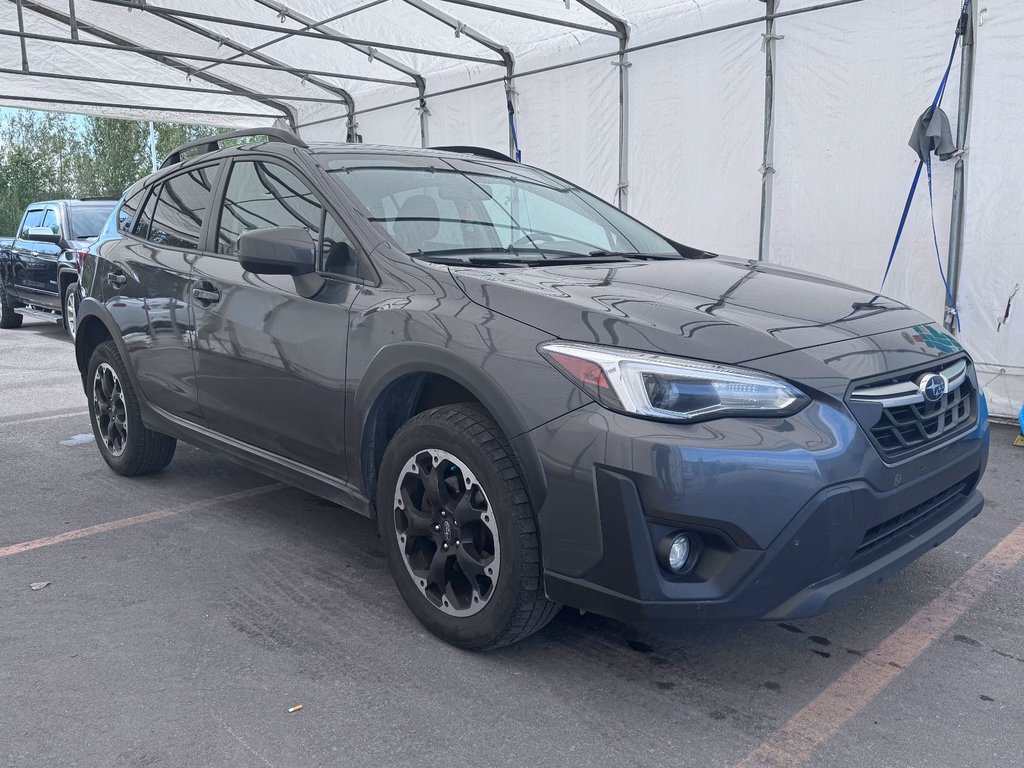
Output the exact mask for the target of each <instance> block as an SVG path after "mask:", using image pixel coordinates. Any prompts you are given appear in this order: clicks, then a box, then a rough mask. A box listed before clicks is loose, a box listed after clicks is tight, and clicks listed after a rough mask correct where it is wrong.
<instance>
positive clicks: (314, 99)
mask: <svg viewBox="0 0 1024 768" xmlns="http://www.w3.org/2000/svg"><path fill="white" fill-rule="evenodd" d="M0 75H24V76H25V77H40V78H46V79H48V80H69V81H71V82H74V83H99V84H105V85H130V86H134V87H136V88H153V89H156V90H161V91H177V92H180V93H203V94H207V95H209V96H237V95H238V94H235V93H231V92H230V91H226V90H224V89H222V88H203V87H201V86H198V85H172V84H171V83H155V82H150V81H145V80H127V79H121V78H113V77H93V76H89V75H73V74H70V73H68V72H40V71H38V70H34V69H29V71H28V72H23V71H22V70H20V69H13V68H9V67H0ZM260 95H261V96H263V97H264V98H267V99H288V100H289V101H300V102H309V103H312V104H338V103H339V101H340V100H339V99H337V98H328V97H326V96H294V95H292V94H290V93H261V94H260Z"/></svg>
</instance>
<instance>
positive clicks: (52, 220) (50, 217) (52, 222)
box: [39, 208, 60, 235]
mask: <svg viewBox="0 0 1024 768" xmlns="http://www.w3.org/2000/svg"><path fill="white" fill-rule="evenodd" d="M39 226H41V227H46V228H47V229H49V230H50V231H51V232H53V234H55V235H57V234H60V225H59V224H57V212H56V211H55V210H53V208H47V209H46V212H45V213H44V214H43V223H42V224H40V225H39Z"/></svg>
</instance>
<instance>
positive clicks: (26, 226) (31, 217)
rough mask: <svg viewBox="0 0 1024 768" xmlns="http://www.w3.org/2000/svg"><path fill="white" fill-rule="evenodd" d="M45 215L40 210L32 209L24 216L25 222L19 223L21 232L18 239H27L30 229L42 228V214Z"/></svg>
mask: <svg viewBox="0 0 1024 768" xmlns="http://www.w3.org/2000/svg"><path fill="white" fill-rule="evenodd" d="M44 213H46V211H44V210H43V209H42V208H34V209H33V210H31V211H29V212H28V213H26V214H25V220H24V221H23V222H22V223H21V232H20V233H19V234H18V237H22V238H24V237H28V231H29V230H30V229H31V228H32V227H41V226H43V214H44Z"/></svg>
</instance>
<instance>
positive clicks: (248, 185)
mask: <svg viewBox="0 0 1024 768" xmlns="http://www.w3.org/2000/svg"><path fill="white" fill-rule="evenodd" d="M322 213H323V208H322V206H321V205H320V202H319V201H318V200H317V199H316V197H314V195H313V193H312V192H311V191H310V190H309V188H308V187H307V186H306V184H305V183H304V182H302V181H301V180H300V179H299V178H298V177H296V176H295V174H293V173H291V172H290V171H288V170H287V169H285V168H283V167H281V166H280V165H273V164H271V163H262V162H243V163H235V164H234V165H233V166H232V168H231V178H230V179H229V180H228V188H227V192H226V193H225V195H224V207H223V208H222V209H221V214H220V226H219V227H218V228H217V252H218V253H224V254H227V255H229V256H237V255H238V238H239V236H240V235H241V234H242V233H243V232H248V231H249V230H252V229H264V228H266V227H302V228H304V229H308V230H309V233H310V235H312V237H313V239H314V240H315V241H317V242H319V241H320V222H321V218H322Z"/></svg>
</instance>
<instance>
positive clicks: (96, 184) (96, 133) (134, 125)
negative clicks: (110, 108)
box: [78, 117, 149, 197]
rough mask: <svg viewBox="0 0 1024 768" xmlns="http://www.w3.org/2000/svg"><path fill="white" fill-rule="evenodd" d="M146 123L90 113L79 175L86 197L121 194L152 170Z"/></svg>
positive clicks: (81, 193) (83, 195) (84, 132)
mask: <svg viewBox="0 0 1024 768" xmlns="http://www.w3.org/2000/svg"><path fill="white" fill-rule="evenodd" d="M148 136H149V131H148V128H147V127H146V126H145V124H144V123H140V122H137V121H127V120H110V119H108V118H102V117H88V118H86V120H85V128H84V130H83V131H82V144H83V153H82V155H80V159H79V167H78V178H79V181H80V182H81V184H80V186H81V189H80V190H79V195H80V196H82V197H120V196H121V193H122V192H124V191H125V189H127V188H128V187H130V186H131V185H132V184H134V183H135V182H136V181H138V180H139V179H140V178H142V177H143V176H145V175H146V174H147V173H149V153H148V152H147V150H146V142H147V139H148Z"/></svg>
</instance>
